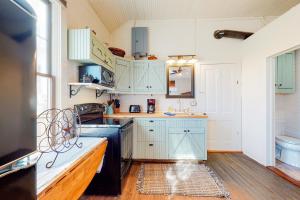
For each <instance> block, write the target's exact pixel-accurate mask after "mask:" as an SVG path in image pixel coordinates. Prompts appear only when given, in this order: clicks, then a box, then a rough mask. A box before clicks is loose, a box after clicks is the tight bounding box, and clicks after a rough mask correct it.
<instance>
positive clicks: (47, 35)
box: [27, 0, 55, 146]
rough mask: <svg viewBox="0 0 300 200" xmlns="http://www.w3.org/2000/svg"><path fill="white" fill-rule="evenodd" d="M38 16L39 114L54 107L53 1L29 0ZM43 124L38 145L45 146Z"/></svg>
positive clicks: (38, 133)
mask: <svg viewBox="0 0 300 200" xmlns="http://www.w3.org/2000/svg"><path fill="white" fill-rule="evenodd" d="M27 1H28V3H29V4H30V5H31V6H32V8H33V9H34V11H35V14H36V16H37V24H36V25H37V26H36V43H37V49H36V65H37V74H36V79H37V115H39V114H41V113H42V112H43V111H45V110H47V109H50V108H53V107H54V103H55V102H54V96H55V95H54V94H55V91H54V76H53V69H52V64H51V60H52V59H51V56H52V55H51V2H50V1H48V0H27ZM43 132H44V129H43V127H42V126H39V124H38V126H37V136H38V137H37V145H38V146H40V143H41V145H42V146H45V145H46V144H45V142H47V140H46V139H45V138H46V135H44V134H43ZM42 143H43V144H42Z"/></svg>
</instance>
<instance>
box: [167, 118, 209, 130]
mask: <svg viewBox="0 0 300 200" xmlns="http://www.w3.org/2000/svg"><path fill="white" fill-rule="evenodd" d="M204 120H205V119H180V120H168V127H174V128H185V127H188V128H202V127H205V122H204Z"/></svg>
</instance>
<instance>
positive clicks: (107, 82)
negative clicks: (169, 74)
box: [79, 64, 115, 88]
mask: <svg viewBox="0 0 300 200" xmlns="http://www.w3.org/2000/svg"><path fill="white" fill-rule="evenodd" d="M79 82H81V83H95V84H99V85H103V86H106V87H111V88H113V87H114V86H115V77H114V73H113V72H112V71H110V70H108V69H106V68H105V67H103V66H101V65H92V64H91V65H83V66H79Z"/></svg>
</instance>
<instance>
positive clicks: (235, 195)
mask: <svg viewBox="0 0 300 200" xmlns="http://www.w3.org/2000/svg"><path fill="white" fill-rule="evenodd" d="M206 164H207V165H208V166H209V167H211V168H212V169H213V170H214V171H215V172H216V173H217V174H218V175H219V177H220V178H221V179H222V180H223V181H224V185H225V187H226V188H227V190H228V191H229V192H230V193H231V198H232V199H233V200H299V199H300V188H299V187H296V186H294V185H292V184H291V183H289V182H288V181H286V180H284V179H282V178H281V177H279V176H277V175H275V174H274V173H273V172H272V171H270V170H269V169H267V168H265V167H263V166H261V165H259V164H257V163H256V162H255V161H253V160H251V159H250V158H248V157H247V156H245V155H243V154H241V153H222V154H221V153H209V155H208V161H207V162H206ZM138 170H139V164H138V163H135V164H134V165H133V166H132V168H131V170H130V173H129V176H128V178H127V180H126V184H125V188H124V190H123V194H122V195H121V196H119V197H103V196H90V197H86V196H84V197H83V198H82V199H88V200H115V199H120V200H169V199H174V200H194V199H199V200H202V199H207V200H220V198H208V197H202V198H201V197H185V196H173V197H171V196H160V195H141V194H139V193H137V192H136V174H137V172H138Z"/></svg>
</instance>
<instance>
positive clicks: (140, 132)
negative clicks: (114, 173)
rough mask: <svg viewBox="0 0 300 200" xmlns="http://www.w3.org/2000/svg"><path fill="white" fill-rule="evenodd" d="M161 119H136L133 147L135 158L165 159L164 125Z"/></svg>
mask: <svg viewBox="0 0 300 200" xmlns="http://www.w3.org/2000/svg"><path fill="white" fill-rule="evenodd" d="M165 123H166V122H165V120H162V119H151V118H149V119H137V120H135V124H136V134H134V135H135V136H134V138H135V139H134V140H135V142H134V144H135V145H134V149H135V150H136V151H135V152H136V153H135V157H136V158H137V159H167V149H166V145H165V142H166V131H165V128H166V125H165Z"/></svg>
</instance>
